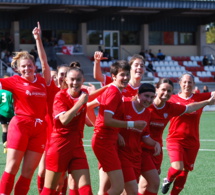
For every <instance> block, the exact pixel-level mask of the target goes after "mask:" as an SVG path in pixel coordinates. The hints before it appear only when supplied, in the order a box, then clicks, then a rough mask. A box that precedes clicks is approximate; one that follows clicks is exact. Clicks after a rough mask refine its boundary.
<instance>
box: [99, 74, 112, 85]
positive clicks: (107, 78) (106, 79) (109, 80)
mask: <svg viewBox="0 0 215 195" xmlns="http://www.w3.org/2000/svg"><path fill="white" fill-rule="evenodd" d="M103 76H104V82H101V86H102V87H104V86H105V85H108V84H110V83H112V82H113V80H112V78H111V77H110V76H107V75H105V74H103Z"/></svg>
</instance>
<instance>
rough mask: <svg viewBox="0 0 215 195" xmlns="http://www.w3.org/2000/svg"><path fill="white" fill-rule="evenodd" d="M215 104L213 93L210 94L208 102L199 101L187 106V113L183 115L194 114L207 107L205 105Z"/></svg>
mask: <svg viewBox="0 0 215 195" xmlns="http://www.w3.org/2000/svg"><path fill="white" fill-rule="evenodd" d="M214 103H215V96H214V93H212V96H211V98H210V99H208V100H204V101H201V102H194V103H192V104H188V108H187V111H186V112H185V113H191V112H194V111H196V110H198V109H200V108H202V107H204V106H207V105H213V104H214Z"/></svg>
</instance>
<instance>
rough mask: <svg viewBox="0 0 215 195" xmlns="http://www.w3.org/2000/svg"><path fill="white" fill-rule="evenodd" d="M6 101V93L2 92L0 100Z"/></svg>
mask: <svg viewBox="0 0 215 195" xmlns="http://www.w3.org/2000/svg"><path fill="white" fill-rule="evenodd" d="M6 101H7V96H6V93H2V102H6Z"/></svg>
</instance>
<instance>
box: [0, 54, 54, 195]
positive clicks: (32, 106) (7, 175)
mask: <svg viewBox="0 0 215 195" xmlns="http://www.w3.org/2000/svg"><path fill="white" fill-rule="evenodd" d="M12 66H13V67H14V68H16V69H17V71H18V72H19V73H20V75H21V76H18V75H15V76H12V77H9V78H4V79H0V83H1V87H2V88H3V89H6V90H8V91H11V92H12V93H13V95H14V96H13V97H14V107H15V116H14V117H13V118H12V120H11V122H10V124H9V128H8V141H7V148H8V149H7V161H6V167H5V171H4V173H3V175H2V178H1V185H0V193H1V194H10V193H11V191H12V189H13V185H14V178H15V175H16V174H17V172H18V170H19V167H20V164H21V161H22V160H23V163H22V170H21V176H20V177H19V179H18V181H17V183H16V185H15V187H14V194H16V195H19V194H23V195H25V194H27V193H28V190H29V187H30V182H31V178H32V176H33V173H34V171H35V169H36V167H37V166H38V163H39V161H40V158H41V156H42V153H43V151H44V146H45V140H46V134H45V126H46V125H45V122H44V118H45V115H46V100H47V87H46V86H47V85H48V84H49V82H50V81H49V80H46V81H45V80H44V79H43V78H42V77H41V76H40V75H35V74H34V73H35V70H36V66H35V62H34V57H33V56H31V55H30V54H29V53H28V52H26V51H22V52H17V53H16V55H15V56H14V57H13V61H12ZM44 66H46V68H45V69H48V68H49V67H48V64H46V63H45V64H44Z"/></svg>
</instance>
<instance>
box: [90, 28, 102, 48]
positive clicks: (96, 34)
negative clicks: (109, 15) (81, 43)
mask: <svg viewBox="0 0 215 195" xmlns="http://www.w3.org/2000/svg"><path fill="white" fill-rule="evenodd" d="M87 38H88V40H87V43H88V44H90V45H102V42H103V32H102V31H97V30H89V31H88V32H87Z"/></svg>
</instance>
